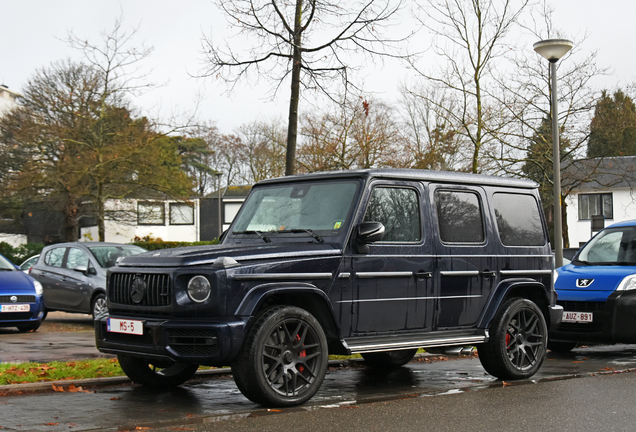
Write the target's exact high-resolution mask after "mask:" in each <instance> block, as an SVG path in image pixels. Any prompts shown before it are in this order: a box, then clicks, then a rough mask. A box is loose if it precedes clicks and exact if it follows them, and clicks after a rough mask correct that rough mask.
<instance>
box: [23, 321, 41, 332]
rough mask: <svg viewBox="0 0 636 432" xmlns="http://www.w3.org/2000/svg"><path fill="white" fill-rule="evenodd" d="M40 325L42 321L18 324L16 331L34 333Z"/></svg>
mask: <svg viewBox="0 0 636 432" xmlns="http://www.w3.org/2000/svg"><path fill="white" fill-rule="evenodd" d="M40 324H42V321H36V322H31V323H28V324H20V325H19V326H17V327H18V330H20V331H21V332H31V331H36V330H37V329H39V328H40Z"/></svg>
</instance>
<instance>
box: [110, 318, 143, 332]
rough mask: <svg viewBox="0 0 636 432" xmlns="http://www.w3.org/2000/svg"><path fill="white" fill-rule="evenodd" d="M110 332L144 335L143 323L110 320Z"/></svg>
mask: <svg viewBox="0 0 636 432" xmlns="http://www.w3.org/2000/svg"><path fill="white" fill-rule="evenodd" d="M108 331H109V332H111V333H126V334H134V335H143V334H144V323H143V321H137V320H123V319H117V318H108Z"/></svg>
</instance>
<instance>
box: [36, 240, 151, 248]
mask: <svg viewBox="0 0 636 432" xmlns="http://www.w3.org/2000/svg"><path fill="white" fill-rule="evenodd" d="M60 246H62V247H68V246H84V247H95V246H134V247H139V246H136V245H131V244H125V243H109V242H95V241H93V242H65V243H55V244H52V245H48V246H47V247H46V248H47V249H49V248H52V247H60Z"/></svg>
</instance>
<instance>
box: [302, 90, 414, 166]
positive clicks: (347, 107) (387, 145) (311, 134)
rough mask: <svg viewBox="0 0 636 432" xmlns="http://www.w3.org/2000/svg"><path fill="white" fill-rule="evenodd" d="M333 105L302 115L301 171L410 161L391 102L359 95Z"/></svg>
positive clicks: (397, 164) (397, 163)
mask: <svg viewBox="0 0 636 432" xmlns="http://www.w3.org/2000/svg"><path fill="white" fill-rule="evenodd" d="M333 108H334V109H333V111H331V112H327V111H326V110H325V112H316V113H314V115H312V116H309V115H308V116H305V117H304V121H303V124H304V125H303V128H302V135H303V137H304V140H303V142H302V145H301V146H300V149H299V156H298V163H299V164H300V166H301V167H302V168H301V169H302V170H303V171H307V172H314V171H332V170H341V169H352V168H377V167H382V166H385V167H387V166H390V167H401V168H405V167H408V166H409V165H410V158H409V155H408V153H407V152H406V151H405V150H406V149H407V148H408V146H407V138H406V136H405V135H404V134H403V133H402V131H401V127H400V124H399V123H398V122H397V115H396V114H395V112H394V110H393V109H392V108H391V107H390V106H388V105H386V104H384V103H382V102H380V101H375V100H368V99H364V98H362V97H359V98H358V100H355V103H354V102H353V100H350V101H349V102H346V103H342V104H335V105H334V106H333Z"/></svg>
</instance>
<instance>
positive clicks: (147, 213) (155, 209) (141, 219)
mask: <svg viewBox="0 0 636 432" xmlns="http://www.w3.org/2000/svg"><path fill="white" fill-rule="evenodd" d="M164 212H165V209H164V206H163V203H153V202H140V203H137V222H138V224H139V225H165V222H164V221H165V214H164Z"/></svg>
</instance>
